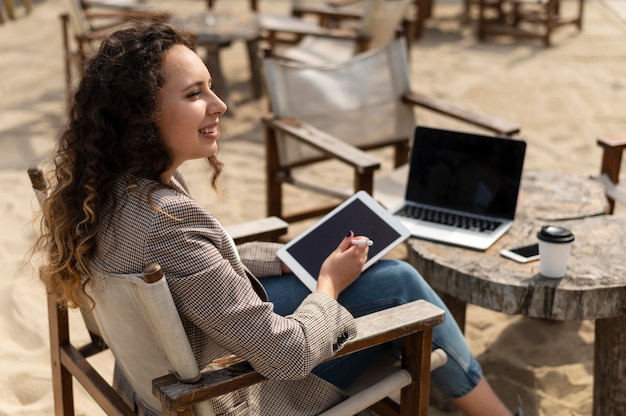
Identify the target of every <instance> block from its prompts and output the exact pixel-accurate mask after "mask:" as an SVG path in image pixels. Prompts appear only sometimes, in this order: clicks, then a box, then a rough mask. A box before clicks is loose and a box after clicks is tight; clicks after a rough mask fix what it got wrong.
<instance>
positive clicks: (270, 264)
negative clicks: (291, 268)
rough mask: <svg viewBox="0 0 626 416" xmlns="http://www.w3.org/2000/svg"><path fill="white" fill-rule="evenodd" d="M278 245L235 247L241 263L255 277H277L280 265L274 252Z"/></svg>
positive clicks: (254, 244)
mask: <svg viewBox="0 0 626 416" xmlns="http://www.w3.org/2000/svg"><path fill="white" fill-rule="evenodd" d="M282 246H283V245H282V244H280V243H268V242H250V243H244V244H241V245H239V246H237V248H238V250H239V255H240V256H241V261H242V262H243V264H245V265H246V267H247V268H248V269H250V271H251V272H252V273H253V274H254V275H255V276H256V277H267V276H279V275H281V274H282V272H283V271H282V264H281V261H280V259H279V258H278V257H277V256H276V252H277V251H278V250H279V249H280V248H281V247H282Z"/></svg>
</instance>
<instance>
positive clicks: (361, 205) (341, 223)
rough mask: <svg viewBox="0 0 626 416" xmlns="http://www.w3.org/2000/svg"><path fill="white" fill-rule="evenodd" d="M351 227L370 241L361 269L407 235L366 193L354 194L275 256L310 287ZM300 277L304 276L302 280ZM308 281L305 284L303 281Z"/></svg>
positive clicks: (358, 234)
mask: <svg viewBox="0 0 626 416" xmlns="http://www.w3.org/2000/svg"><path fill="white" fill-rule="evenodd" d="M350 230H352V231H353V232H354V235H355V236H365V237H368V238H369V239H370V240H372V241H373V242H374V244H373V245H372V246H371V247H370V248H369V252H368V261H367V262H366V264H365V268H367V267H369V266H370V265H371V264H373V263H374V262H375V261H376V260H378V259H379V258H380V257H382V256H383V255H384V254H386V253H387V252H389V251H390V250H391V249H392V248H393V247H395V246H396V245H397V244H399V243H400V242H401V241H402V240H404V239H405V238H406V237H408V235H409V233H408V230H406V229H405V228H404V227H403V226H402V225H401V224H400V223H399V222H398V221H397V220H396V219H395V218H394V217H393V216H391V214H390V213H389V212H388V211H387V210H385V209H384V208H383V207H382V206H380V205H379V204H378V203H376V202H375V201H374V200H373V199H371V197H369V195H367V193H365V192H362V193H357V194H356V195H355V196H353V197H352V198H350V199H348V200H347V201H346V202H344V204H342V205H341V206H340V207H338V208H337V209H335V210H334V211H333V212H331V213H330V214H328V215H327V216H326V217H324V218H322V220H320V221H319V222H318V223H317V224H315V225H314V226H313V227H311V228H310V229H309V230H307V231H306V232H304V233H303V234H301V235H300V236H298V237H297V238H295V239H294V240H292V241H291V242H290V243H288V244H287V245H286V246H285V247H284V248H283V249H282V250H281V251H282V253H281V252H279V257H280V258H281V259H282V260H283V261H284V262H285V263H286V264H287V265H288V266H289V267H290V268H291V270H292V271H293V272H294V273H295V274H296V275H297V276H298V277H300V278H301V279H302V280H303V282H304V283H305V284H307V286H309V288H310V289H311V290H314V288H315V283H314V282H311V281H310V280H311V279H313V280H314V279H316V278H317V276H318V275H319V271H320V268H321V266H322V263H323V262H324V260H325V259H326V257H328V255H329V254H330V253H331V252H332V251H333V250H335V249H336V248H337V246H338V245H339V243H340V242H341V240H342V239H343V238H344V237H345V236H346V234H348V233H349V232H350ZM303 277H304V279H303ZM307 280H308V283H307Z"/></svg>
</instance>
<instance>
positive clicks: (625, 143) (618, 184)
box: [596, 134, 626, 214]
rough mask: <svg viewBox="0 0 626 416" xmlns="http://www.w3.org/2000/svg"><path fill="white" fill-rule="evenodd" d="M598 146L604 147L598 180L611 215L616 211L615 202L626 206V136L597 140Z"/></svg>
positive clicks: (620, 135)
mask: <svg viewBox="0 0 626 416" xmlns="http://www.w3.org/2000/svg"><path fill="white" fill-rule="evenodd" d="M597 144H598V146H600V147H602V162H601V165H600V175H599V176H597V177H596V179H597V180H598V181H599V182H600V183H602V184H603V185H604V190H605V193H606V196H607V199H608V200H609V213H610V214H613V212H614V211H615V202H616V201H617V202H619V203H620V204H622V205H624V206H626V188H625V187H624V183H626V179H625V178H624V177H623V175H621V176H622V177H621V180H620V169H621V166H622V155H623V153H624V150H625V149H626V134H617V135H613V136H606V137H601V138H599V139H598V140H597Z"/></svg>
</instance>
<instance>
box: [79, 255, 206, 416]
mask: <svg viewBox="0 0 626 416" xmlns="http://www.w3.org/2000/svg"><path fill="white" fill-rule="evenodd" d="M92 272H93V275H94V279H93V280H92V282H91V283H90V284H88V285H87V286H86V289H87V293H88V294H89V296H91V297H92V298H93V301H94V307H93V314H94V316H95V319H96V322H97V323H98V326H99V328H100V332H101V333H102V335H103V337H104V339H105V341H106V343H107V345H108V346H109V348H110V349H111V351H112V352H113V356H114V357H115V362H116V365H117V366H119V368H121V369H122V371H123V372H124V375H125V376H126V377H127V379H128V381H129V383H130V385H131V386H132V388H133V390H134V391H135V392H136V394H137V395H138V396H139V397H140V399H141V401H142V402H143V403H145V404H147V405H148V406H150V407H151V408H152V409H153V410H154V411H156V412H157V413H158V412H160V409H161V403H160V402H159V400H157V399H156V397H155V396H154V395H153V394H152V380H153V379H155V378H157V377H160V376H163V375H165V374H168V373H171V372H175V373H176V375H177V377H178V378H179V379H180V380H181V381H183V382H195V381H198V380H199V379H200V370H199V368H198V364H197V362H196V360H195V357H194V354H193V351H192V350H191V346H190V344H189V341H188V339H187V335H186V333H185V330H184V329H183V324H182V322H181V320H180V317H179V315H178V311H177V310H176V306H175V305H174V300H173V299H172V295H171V293H170V290H169V287H168V286H167V281H166V280H165V279H164V278H163V273H162V272H161V271H160V268H159V267H158V265H151V266H148V268H147V269H146V270H145V271H144V274H143V275H134V274H110V273H105V272H102V271H99V270H92ZM194 413H195V414H196V415H197V416H213V415H214V413H213V410H212V408H211V406H210V403H209V402H202V403H200V404H198V405H195V406H194Z"/></svg>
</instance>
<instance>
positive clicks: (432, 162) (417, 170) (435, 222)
mask: <svg viewBox="0 0 626 416" xmlns="http://www.w3.org/2000/svg"><path fill="white" fill-rule="evenodd" d="M525 153H526V142H524V141H522V140H516V139H511V138H508V137H496V136H483V135H479V134H474V133H464V132H458V131H450V130H440V129H433V128H429V127H421V126H418V127H416V128H415V140H414V143H413V148H412V153H411V161H410V166H409V177H408V181H407V187H406V194H405V200H404V201H403V202H402V203H401V204H400V205H399V206H397V207H395V208H393V209H392V213H393V214H394V215H395V216H396V217H397V218H398V219H399V220H400V222H401V223H402V224H404V225H405V226H406V227H407V228H408V229H409V230H410V232H411V234H412V235H413V236H415V237H419V238H423V239H427V240H433V241H438V242H443V243H448V244H454V245H458V246H462V247H468V248H473V249H477V250H486V249H488V248H489V247H490V246H491V245H492V244H493V243H494V242H495V241H496V240H497V239H498V238H500V237H501V236H502V235H503V234H504V233H505V232H506V231H507V230H508V229H509V228H511V225H512V222H513V219H514V217H515V208H516V206H517V196H518V193H519V188H520V182H521V178H522V168H523V165H524V156H525Z"/></svg>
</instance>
